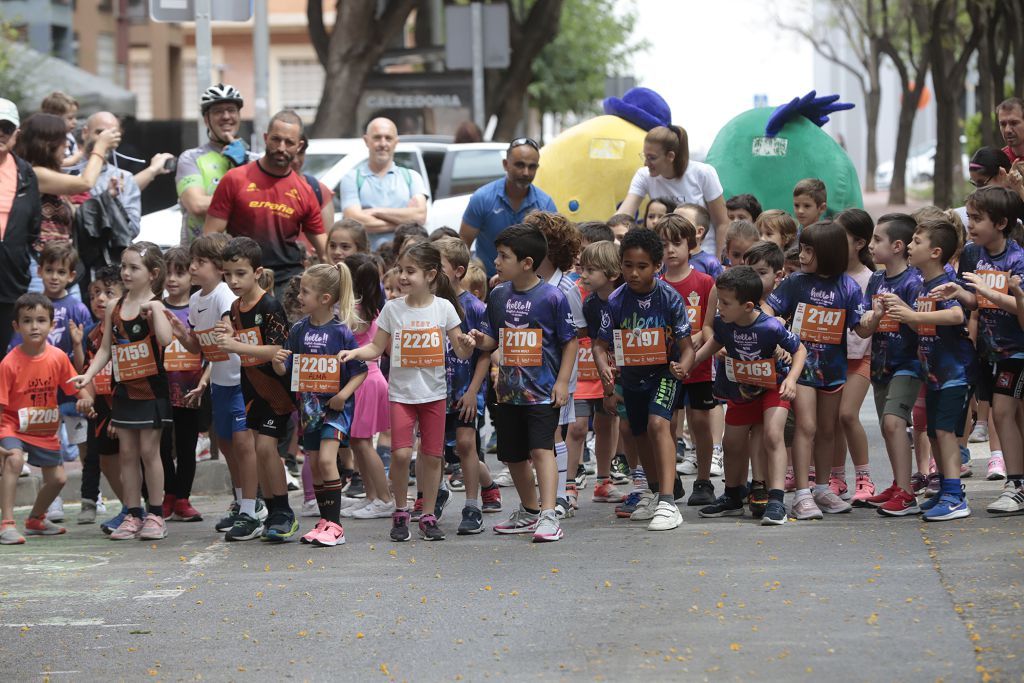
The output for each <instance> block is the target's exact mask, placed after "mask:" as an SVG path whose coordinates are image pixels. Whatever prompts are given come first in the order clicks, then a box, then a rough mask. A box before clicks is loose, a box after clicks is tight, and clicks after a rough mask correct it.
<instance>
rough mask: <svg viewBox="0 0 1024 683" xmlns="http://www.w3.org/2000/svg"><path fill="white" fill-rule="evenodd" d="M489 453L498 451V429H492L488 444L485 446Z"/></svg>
mask: <svg viewBox="0 0 1024 683" xmlns="http://www.w3.org/2000/svg"><path fill="white" fill-rule="evenodd" d="M484 448H486V449H487V452H488V453H492V454H493V453H497V452H498V432H497V430H492V431H491V436H490V437H489V438H488V439H487V445H486V446H485V447H484Z"/></svg>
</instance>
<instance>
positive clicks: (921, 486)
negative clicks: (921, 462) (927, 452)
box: [910, 472, 928, 496]
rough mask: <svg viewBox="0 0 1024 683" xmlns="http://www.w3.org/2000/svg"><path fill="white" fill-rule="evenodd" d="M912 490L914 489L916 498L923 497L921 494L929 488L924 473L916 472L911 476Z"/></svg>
mask: <svg viewBox="0 0 1024 683" xmlns="http://www.w3.org/2000/svg"><path fill="white" fill-rule="evenodd" d="M910 488H911V489H913V493H914V495H915V496H919V495H921V492H922V491H924V490H925V489H926V488H928V477H927V475H925V474H924V473H923V472H914V473H913V474H912V475H910Z"/></svg>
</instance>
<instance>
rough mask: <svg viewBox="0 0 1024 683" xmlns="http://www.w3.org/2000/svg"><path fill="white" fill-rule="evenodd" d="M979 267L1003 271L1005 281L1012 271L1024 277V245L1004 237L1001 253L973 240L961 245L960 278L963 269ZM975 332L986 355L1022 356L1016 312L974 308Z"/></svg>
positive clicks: (1023, 333)
mask: <svg viewBox="0 0 1024 683" xmlns="http://www.w3.org/2000/svg"><path fill="white" fill-rule="evenodd" d="M979 270H996V271H1001V272H1003V273H1006V282H1007V283H1008V282H1009V280H1010V278H1011V277H1012V276H1014V275H1016V276H1018V277H1021V278H1024V248H1021V246H1020V245H1019V244H1017V243H1016V242H1015V241H1014V240H1007V242H1006V249H1004V250H1003V253H1001V254H996V255H994V256H993V255H992V254H989V253H988V251H986V250H985V249H984V248H982V247H979V246H978V245H977V244H975V243H974V242H968V243H967V245H966V246H964V252H963V254H962V255H961V256H960V273H959V276H960V278H962V277H963V274H964V273H976V272H978V271H979ZM961 284H962V285H963V286H964V288H965V289H968V290H970V291H974V287H973V286H971V285H969V284H967V283H966V282H963V281H962V280H961ZM978 334H979V336H981V337H982V340H983V341H984V346H985V348H986V349H987V350H988V355H989V357H990V358H991V359H992V360H1002V359H1004V358H1024V330H1022V329H1021V327H1020V323H1019V322H1017V314H1016V313H1010V312H1009V311H1004V310H1003V309H1002V308H986V307H979V308H978Z"/></svg>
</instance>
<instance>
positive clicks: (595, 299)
mask: <svg viewBox="0 0 1024 683" xmlns="http://www.w3.org/2000/svg"><path fill="white" fill-rule="evenodd" d="M606 318H608V301H607V300H606V299H602V298H601V297H599V296H598V295H597V293H596V292H591V293H590V294H588V295H587V299H586V301H584V302H583V319H584V320H586V321H587V336H588V337H590V338H591V339H597V335H598V333H599V332H600V331H601V324H602V322H601V321H602V320H604V319H606Z"/></svg>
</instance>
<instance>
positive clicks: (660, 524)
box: [647, 502, 683, 531]
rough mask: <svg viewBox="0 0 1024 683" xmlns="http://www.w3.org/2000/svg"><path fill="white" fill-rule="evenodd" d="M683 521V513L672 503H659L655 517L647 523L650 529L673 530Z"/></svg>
mask: <svg viewBox="0 0 1024 683" xmlns="http://www.w3.org/2000/svg"><path fill="white" fill-rule="evenodd" d="M682 523H683V514H682V513H681V512H679V508H678V507H676V506H675V505H673V504H672V503H664V502H663V503H658V507H657V508H655V510H654V517H652V518H651V523H650V524H648V525H647V530H648V531H671V530H672V529H675V528H676V527H678V526H679V525H680V524H682Z"/></svg>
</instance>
